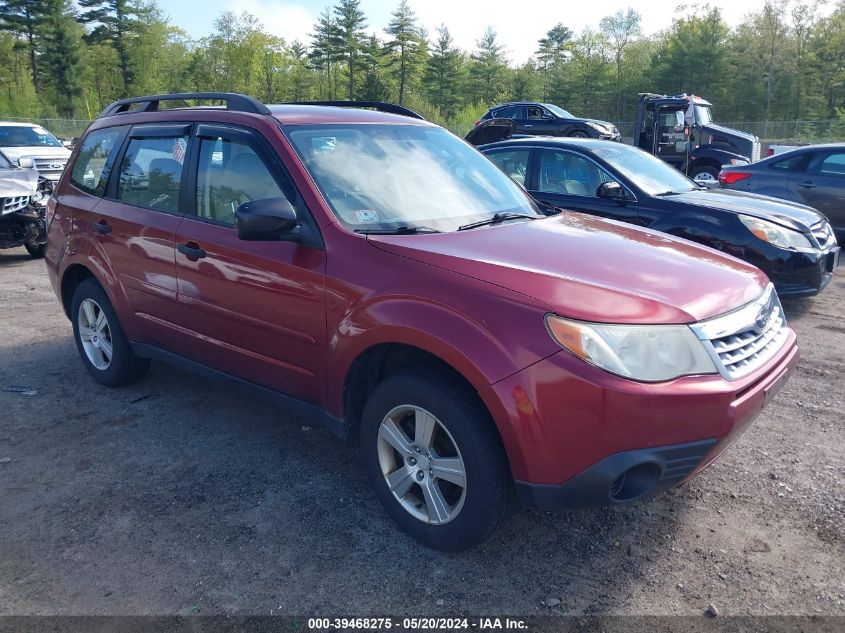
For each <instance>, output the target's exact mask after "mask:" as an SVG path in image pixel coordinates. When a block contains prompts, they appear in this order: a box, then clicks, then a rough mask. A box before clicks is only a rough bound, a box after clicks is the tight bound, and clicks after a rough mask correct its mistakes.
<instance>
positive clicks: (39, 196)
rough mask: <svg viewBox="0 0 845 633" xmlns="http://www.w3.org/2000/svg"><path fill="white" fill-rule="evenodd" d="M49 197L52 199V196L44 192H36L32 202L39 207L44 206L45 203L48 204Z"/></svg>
mask: <svg viewBox="0 0 845 633" xmlns="http://www.w3.org/2000/svg"><path fill="white" fill-rule="evenodd" d="M49 197H50V195H49V194H47V193H44V192H43V191H36V192H35V193H34V194H32V197H31V198H30V200H32V202H33V204H37V205H38V206H42V205H43V204H44V203H45V202H47V198H49Z"/></svg>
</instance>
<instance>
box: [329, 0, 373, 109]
mask: <svg viewBox="0 0 845 633" xmlns="http://www.w3.org/2000/svg"><path fill="white" fill-rule="evenodd" d="M334 14H335V17H336V20H337V21H336V24H337V35H338V39H339V43H340V50H341V52H342V53H343V58H344V60H345V61H346V72H347V82H348V99H349V100H350V101H351V100H352V99H354V98H355V73H356V71H357V70H358V69H359V67H360V60H359V57H360V54H361V46H362V43H363V41H364V38H365V33H364V29H365V28H367V18H366V16H365V15H364V12H363V11H362V10H361V0H340V2H339V3H338V4H337V6H335V8H334Z"/></svg>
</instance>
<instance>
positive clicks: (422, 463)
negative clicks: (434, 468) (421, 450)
mask: <svg viewBox="0 0 845 633" xmlns="http://www.w3.org/2000/svg"><path fill="white" fill-rule="evenodd" d="M416 461H417V463H416V464H414V466H415V467H416V469H417V470H422V471H427V470H428V465H429V460H428V457H426V456H425V455H417V456H416Z"/></svg>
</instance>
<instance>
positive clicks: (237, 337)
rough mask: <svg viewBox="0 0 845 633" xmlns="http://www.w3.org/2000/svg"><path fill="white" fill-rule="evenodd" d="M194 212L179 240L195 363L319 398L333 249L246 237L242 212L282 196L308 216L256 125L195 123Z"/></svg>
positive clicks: (184, 314) (186, 325)
mask: <svg viewBox="0 0 845 633" xmlns="http://www.w3.org/2000/svg"><path fill="white" fill-rule="evenodd" d="M188 187H189V188H190V190H191V193H192V196H191V197H192V201H191V214H190V215H189V216H187V217H186V218H185V220H184V221H183V222H182V224H181V225H180V226H179V230H178V234H177V237H176V242H177V253H176V269H177V275H178V291H179V304H180V311H179V324H180V326H181V327H182V328H183V329H184V331H185V332H186V334H187V335H188V336H189V337H190V339H191V345H190V350H189V354H190V357H191V358H193V359H194V360H197V361H199V362H201V363H203V364H205V365H208V366H211V367H214V368H217V369H219V370H221V371H224V372H226V373H229V374H232V375H235V376H238V377H240V378H242V379H245V380H248V381H251V382H253V383H257V384H260V385H263V386H266V387H270V388H272V389H275V390H278V391H283V392H286V393H288V394H291V395H294V396H296V397H299V398H302V399H304V400H308V401H311V402H316V401H319V400H320V399H321V398H322V381H321V379H320V376H321V374H322V372H323V371H324V363H325V358H326V340H325V338H326V314H325V266H326V253H325V250H323V249H320V248H316V247H311V246H304V245H300V244H296V243H294V242H287V241H244V240H241V239H239V238H238V235H237V233H236V231H235V228H234V216H235V210H236V209H237V208H238V206H240V205H241V204H243V203H245V202H248V201H250V200H257V199H264V198H275V197H284V198H287V199H288V200H289V201H290V202H291V204H293V205H294V207H295V208H296V209H297V213H298V214H299V216H300V217H303V216H304V214H308V209H307V208H306V206H305V204H304V202H303V201H302V198H301V196H299V194H298V192H297V191H296V188H295V186H294V185H293V182H292V180H291V179H290V177H289V176H288V174H287V172H286V171H285V169H284V166H283V164H282V162H281V160H280V159H279V157H278V155H277V154H275V153H274V152H273V151H272V149H271V148H270V147H269V144H268V143H267V141H266V140H265V139H264V138H263V137H261V136H260V135H259V134H257V133H254V132H252V131H251V130H250V129H248V128H240V127H234V126H228V125H212V124H202V125H199V126H198V127H197V133H196V138H195V146H194V151H193V152H192V157H191V176H190V183H189V185H188Z"/></svg>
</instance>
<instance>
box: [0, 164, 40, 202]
mask: <svg viewBox="0 0 845 633" xmlns="http://www.w3.org/2000/svg"><path fill="white" fill-rule="evenodd" d="M37 187H38V172H37V171H35V170H34V169H14V168H13V169H2V168H0V198H16V197H18V196H31V195H33V194H34V193H35V191H36V189H37Z"/></svg>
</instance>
